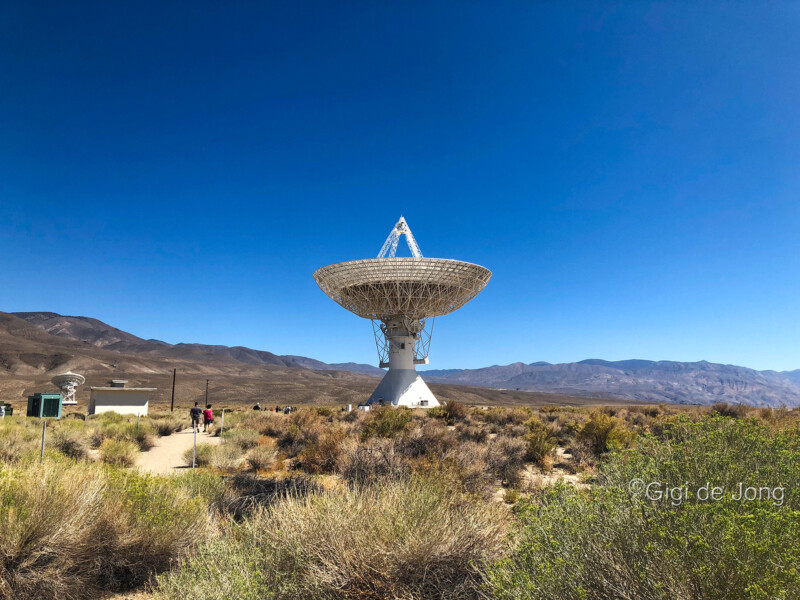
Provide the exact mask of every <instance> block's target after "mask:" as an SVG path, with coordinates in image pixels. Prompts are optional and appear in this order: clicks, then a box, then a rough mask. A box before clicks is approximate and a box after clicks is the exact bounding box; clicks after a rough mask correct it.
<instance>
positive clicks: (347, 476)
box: [339, 438, 411, 484]
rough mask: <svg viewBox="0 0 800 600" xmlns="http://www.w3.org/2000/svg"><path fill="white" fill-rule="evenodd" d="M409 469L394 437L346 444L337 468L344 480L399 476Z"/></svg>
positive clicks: (372, 479) (373, 480) (367, 481)
mask: <svg viewBox="0 0 800 600" xmlns="http://www.w3.org/2000/svg"><path fill="white" fill-rule="evenodd" d="M410 471H411V467H410V465H409V462H408V461H407V460H406V459H405V457H404V456H403V455H402V454H401V453H400V452H398V451H397V448H396V445H395V443H394V441H393V440H389V439H386V438H370V439H368V440H367V441H366V442H364V443H362V444H358V443H355V442H352V443H349V444H345V445H344V447H343V450H342V456H341V463H340V468H339V472H340V474H341V476H342V478H343V479H344V480H345V481H348V482H351V483H360V484H366V483H370V482H376V481H380V480H388V479H401V478H403V477H405V476H406V475H407V474H408V473H409V472H410Z"/></svg>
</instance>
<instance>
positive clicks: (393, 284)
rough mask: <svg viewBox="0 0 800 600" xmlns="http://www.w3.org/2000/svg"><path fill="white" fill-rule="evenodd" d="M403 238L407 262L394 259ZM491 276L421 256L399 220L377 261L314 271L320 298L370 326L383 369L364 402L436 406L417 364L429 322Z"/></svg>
mask: <svg viewBox="0 0 800 600" xmlns="http://www.w3.org/2000/svg"><path fill="white" fill-rule="evenodd" d="M402 236H405V238H406V242H407V243H408V247H409V249H410V250H411V254H412V256H411V257H409V258H400V257H397V256H396V252H397V246H398V243H399V240H400V237H402ZM491 276H492V273H491V271H489V269H486V268H484V267H481V266H479V265H475V264H472V263H468V262H462V261H459V260H450V259H444V258H424V257H423V256H422V252H420V249H419V246H418V245H417V242H416V240H415V239H414V236H413V235H412V234H411V229H410V228H409V227H408V223H406V220H405V219H404V218H403V217H402V216H401V217H400V220H399V221H398V222H397V224H396V225H395V226H394V228H393V229H392V232H391V233H390V234H389V237H388V238H387V240H386V243H385V244H384V245H383V248H381V251H380V253H379V254H378V258H372V259H364V260H352V261H348V262H341V263H335V264H332V265H328V266H327V267H322V268H321V269H317V270H316V271H315V272H314V279H315V281H316V282H317V284H318V285H319V287H320V288H321V289H322V291H323V292H325V293H326V294H327V295H328V296H329V297H330V298H332V299H333V300H334V301H335V302H337V303H338V304H340V305H341V306H343V307H344V308H346V309H347V310H349V311H350V312H353V313H355V314H357V315H358V316H359V317H363V318H365V319H370V320H371V321H372V323H373V331H374V333H375V341H376V344H377V346H378V357H379V362H378V365H379V366H380V367H381V368H384V367H389V371H388V372H387V373H386V375H385V376H384V378H383V379H382V380H381V383H380V384H379V385H378V387H377V388H376V389H375V391H374V392H373V393H372V396H370V398H369V400H368V401H367V402H366V403H365V404H367V405H371V404H374V403H379V404H392V405H394V406H409V407H432V406H439V402H438V401H437V400H436V397H435V396H434V395H433V393H432V392H431V391H430V389H429V388H428V386H427V385H426V384H425V382H424V381H423V380H422V378H421V377H420V376H419V374H418V373H417V371H416V368H415V365H418V364H427V363H428V352H429V349H430V339H431V337H430V336H431V332H432V330H433V320H434V318H435V317H438V316H441V315H446V314H448V313H451V312H453V311H454V310H457V309H459V308H461V307H462V306H464V305H465V304H466V303H467V302H469V301H470V300H472V299H473V298H474V297H475V296H477V295H478V293H479V292H480V291H481V290H482V289H483V288H484V287H486V284H487V283H488V282H489V279H490V278H491ZM428 325H430V326H428Z"/></svg>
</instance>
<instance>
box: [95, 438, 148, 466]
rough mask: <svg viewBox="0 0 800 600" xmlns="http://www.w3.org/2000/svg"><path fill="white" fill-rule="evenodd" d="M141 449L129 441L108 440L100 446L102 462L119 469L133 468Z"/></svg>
mask: <svg viewBox="0 0 800 600" xmlns="http://www.w3.org/2000/svg"><path fill="white" fill-rule="evenodd" d="M138 452H139V448H138V447H137V446H136V444H134V443H133V442H129V441H128V440H112V439H108V440H106V441H104V442H103V443H102V444H101V445H100V460H102V461H103V462H104V463H106V464H108V465H114V466H117V467H132V466H133V465H134V463H135V462H136V455H137V454H138Z"/></svg>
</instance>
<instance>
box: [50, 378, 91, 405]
mask: <svg viewBox="0 0 800 600" xmlns="http://www.w3.org/2000/svg"><path fill="white" fill-rule="evenodd" d="M51 381H52V382H53V385H54V386H56V387H57V388H59V389H60V390H61V394H62V395H63V396H64V401H63V402H62V404H67V405H69V404H77V403H78V401H77V400H76V399H75V389H76V388H78V387H79V386H82V385H83V384H84V383H86V378H85V377H84V376H83V375H78V374H77V373H73V372H72V371H67V372H66V373H62V374H61V375H56V376H55V377H53V379H51Z"/></svg>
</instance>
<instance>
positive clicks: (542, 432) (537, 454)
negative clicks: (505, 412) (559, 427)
mask: <svg viewBox="0 0 800 600" xmlns="http://www.w3.org/2000/svg"><path fill="white" fill-rule="evenodd" d="M525 427H527V429H528V433H526V434H525V435H524V436H523V439H524V440H525V443H526V444H527V445H528V447H527V451H526V456H525V458H526V459H527V460H529V461H532V462H535V463H537V464H538V465H540V466H541V465H542V464H543V462H544V459H545V457H547V456H551V455H552V454H553V451H554V450H555V449H556V438H555V436H554V435H553V431H552V430H551V429H550V428H549V427H548V426H547V425H545V424H544V423H543V422H542V420H541V419H539V418H538V417H531V418H530V419H529V420H528V421H526V422H525Z"/></svg>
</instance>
